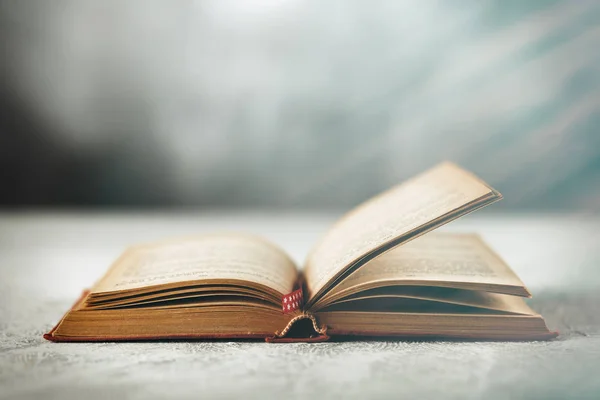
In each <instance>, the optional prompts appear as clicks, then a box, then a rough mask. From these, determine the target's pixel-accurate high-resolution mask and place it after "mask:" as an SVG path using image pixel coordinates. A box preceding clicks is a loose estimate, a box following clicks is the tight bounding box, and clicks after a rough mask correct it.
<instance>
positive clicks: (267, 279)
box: [92, 234, 297, 294]
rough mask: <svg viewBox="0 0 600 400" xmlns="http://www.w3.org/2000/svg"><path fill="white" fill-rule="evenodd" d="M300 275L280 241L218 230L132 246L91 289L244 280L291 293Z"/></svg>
mask: <svg viewBox="0 0 600 400" xmlns="http://www.w3.org/2000/svg"><path fill="white" fill-rule="evenodd" d="M296 278H297V270H296V266H295V265H294V263H293V262H292V260H291V259H290V258H289V257H288V256H287V255H286V254H285V253H284V252H283V251H282V250H281V249H279V248H278V247H276V246H275V245H273V244H271V243H269V242H267V241H266V240H264V239H261V238H259V237H255V236H251V235H240V234H218V235H206V236H200V237H196V238H186V239H180V240H171V241H166V242H160V243H156V244H149V245H140V246H136V247H133V248H131V249H129V250H127V251H126V252H125V253H124V254H123V256H122V257H121V258H120V259H119V260H117V262H116V263H115V264H114V265H113V267H112V268H111V269H110V270H109V272H108V273H107V274H106V275H105V276H104V278H102V279H101V280H100V281H99V282H98V283H97V284H96V285H95V287H94V288H93V289H92V293H98V292H110V291H117V290H128V289H135V288H141V287H145V286H153V285H161V284H169V283H176V282H184V281H194V280H223V281H227V280H243V281H248V282H253V283H257V284H259V285H264V286H267V287H269V288H271V289H273V290H275V291H277V292H279V293H281V294H287V293H289V292H291V291H292V289H293V286H294V284H295V281H296Z"/></svg>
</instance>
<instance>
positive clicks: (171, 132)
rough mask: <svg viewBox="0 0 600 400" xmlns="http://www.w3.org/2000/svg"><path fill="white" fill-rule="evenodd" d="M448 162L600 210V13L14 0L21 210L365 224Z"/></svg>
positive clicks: (480, 4) (518, 198) (2, 14)
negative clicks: (317, 218) (322, 212)
mask: <svg viewBox="0 0 600 400" xmlns="http://www.w3.org/2000/svg"><path fill="white" fill-rule="evenodd" d="M446 159H449V160H453V161H455V162H458V163H459V164H461V165H463V166H465V167H467V168H469V169H471V170H473V171H474V172H476V173H477V174H479V175H480V176H482V177H483V178H484V179H486V180H487V181H488V182H489V183H491V184H492V185H493V186H495V187H496V188H497V189H498V190H500V191H501V192H502V193H503V194H504V195H505V200H504V201H503V202H501V203H500V204H499V205H498V207H499V209H503V208H504V209H513V210H514V209H517V210H518V209H524V210H534V209H535V210H542V211H556V210H558V211H561V210H565V211H572V210H577V211H588V212H600V1H531V0H528V1H501V0H488V1H475V0H472V1H407V0H403V1H385V2H384V1H316V0H314V1H310V0H309V1H301V0H245V1H241V0H240V1H223V0H218V1H189V0H186V1H175V0H172V1H151V0H140V1H133V0H128V1H123V0H120V1H107V0H104V1H100V0H99V1H86V0H40V1H33V0H14V1H8V0H0V177H1V178H2V183H1V184H0V206H1V207H9V208H13V207H38V206H42V207H43V206H60V207H72V206H76V207H90V206H111V207H115V206H124V207H137V206H149V207H156V206H163V205H164V206H200V207H258V208H269V209H270V208H332V207H333V208H338V207H348V206H351V205H354V204H356V203H359V202H361V201H362V200H364V199H366V198H367V197H369V196H371V195H373V194H375V193H377V192H379V191H380V190H383V189H385V188H387V187H388V186H391V185H393V184H396V183H398V182H400V181H402V180H403V179H405V178H407V177H409V176H411V175H413V174H415V173H417V172H419V171H421V170H423V169H426V168H428V167H430V166H431V165H433V164H435V163H437V162H439V161H442V160H446ZM494 208H496V206H495V207H494Z"/></svg>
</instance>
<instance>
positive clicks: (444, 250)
mask: <svg viewBox="0 0 600 400" xmlns="http://www.w3.org/2000/svg"><path fill="white" fill-rule="evenodd" d="M404 280H405V281H441V282H468V283H476V284H477V283H478V284H484V285H485V284H491V285H510V286H519V287H523V286H524V285H523V282H521V280H520V279H519V278H518V277H517V275H516V274H515V273H514V272H513V271H512V270H511V269H510V268H509V266H508V265H506V263H505V262H504V261H503V260H502V259H501V258H500V257H498V256H497V255H496V254H495V253H494V252H493V251H492V250H491V249H490V248H489V247H488V246H487V245H486V244H485V243H484V242H483V240H481V238H480V237H479V236H478V235H475V234H456V233H430V234H427V235H424V236H422V237H420V238H418V239H415V240H413V241H411V242H409V243H406V244H405V245H403V246H400V247H397V248H395V249H392V250H390V251H389V252H387V253H385V254H383V255H381V256H379V257H377V258H375V259H373V260H371V261H369V262H368V263H366V264H365V265H363V266H362V267H361V268H359V269H358V270H356V271H355V272H354V273H352V274H351V275H350V276H348V277H347V278H346V279H344V280H343V281H342V282H341V283H340V284H339V285H338V286H336V288H335V291H336V292H338V293H339V292H341V291H343V290H346V289H350V288H352V287H356V286H359V285H371V284H373V283H383V282H386V281H387V282H389V281H404ZM446 290H447V289H446Z"/></svg>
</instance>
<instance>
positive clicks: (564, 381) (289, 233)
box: [0, 212, 600, 400]
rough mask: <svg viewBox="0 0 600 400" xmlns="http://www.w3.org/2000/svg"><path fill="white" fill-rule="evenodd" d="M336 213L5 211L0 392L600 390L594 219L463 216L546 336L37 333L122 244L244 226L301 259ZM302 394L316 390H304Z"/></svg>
mask: <svg viewBox="0 0 600 400" xmlns="http://www.w3.org/2000/svg"><path fill="white" fill-rule="evenodd" d="M334 219H335V215H333V214H331V215H328V214H321V215H319V214H279V215H276V214H265V213H262V214H261V213H242V212H237V213H174V214H165V213H161V214H154V213H143V214H130V213H125V212H122V213H91V214H86V213H69V212H64V213H39V212H38V213H33V212H25V213H12V214H10V213H6V212H5V213H0V398H7V399H8V398H10V399H19V398H41V397H44V398H51V399H52V398H56V399H79V398H86V399H89V400H91V399H96V398H106V397H109V396H115V398H121V397H128V398H139V399H147V398H160V397H167V396H169V395H176V396H178V397H182V398H190V399H192V398H193V399H197V398H207V397H226V398H228V397H231V398H248V397H250V398H252V397H266V398H280V399H283V398H285V397H286V396H288V395H290V396H291V397H303V398H319V399H322V398H328V397H342V396H343V397H345V398H366V397H373V398H399V397H405V398H418V397H423V398H432V397H438V396H443V397H454V398H509V397H510V398H565V397H572V398H600V293H599V292H600V291H599V288H600V218H599V217H597V216H596V217H594V216H581V215H580V216H577V215H571V216H552V215H537V216H535V215H503V214H486V215H484V216H477V215H473V216H468V217H466V218H463V219H462V220H461V221H456V222H454V223H452V224H451V225H450V226H448V228H445V229H447V230H455V231H477V232H480V233H481V234H482V235H483V236H484V238H485V239H487V240H488V241H489V242H490V243H491V245H492V246H493V247H494V248H495V249H496V250H497V251H498V252H499V253H500V254H501V255H502V256H503V257H504V258H505V259H506V260H507V261H508V262H509V264H511V265H512V266H513V268H514V269H515V271H516V272H517V273H518V275H519V276H520V277H521V278H522V279H523V280H524V282H525V283H526V284H527V286H528V287H529V288H530V289H531V291H532V292H533V294H534V299H532V301H531V305H532V307H533V308H535V309H536V310H537V311H539V312H541V313H542V314H543V315H544V316H545V317H546V319H547V322H548V324H549V325H550V327H551V328H554V329H558V330H559V331H560V333H561V335H560V337H559V338H558V339H556V340H554V341H551V342H528V343H503V342H421V341H414V342H404V341H361V342H342V343H321V344H291V345H290V344H285V345H283V344H279V345H274V344H265V343H256V342H254V343H253V342H233V343H232V342H161V343H95V344H85V343H79V344H69V343H67V344H56V343H50V342H47V341H45V340H43V339H42V337H41V335H42V333H43V332H45V331H47V330H48V329H49V328H50V327H51V326H52V325H53V324H54V323H55V322H56V321H57V320H58V319H59V318H60V317H61V316H62V314H63V313H64V312H65V311H66V310H67V308H68V307H69V306H70V305H71V303H72V302H73V301H74V300H75V298H76V297H77V296H78V294H79V293H80V291H81V289H83V288H85V287H88V286H90V285H91V284H92V283H93V282H94V280H95V279H97V278H99V277H100V276H101V275H102V273H103V272H104V271H105V270H106V268H107V267H108V265H109V264H110V263H111V261H113V260H114V259H115V258H116V257H117V256H118V255H119V253H120V252H121V251H122V250H123V249H124V248H125V247H126V246H127V244H129V243H132V242H137V241H146V240H153V239H157V238H162V237H165V236H173V235H187V234H192V233H199V232H208V231H214V230H221V231H222V230H242V231H251V232H255V233H259V234H263V235H264V236H266V237H268V238H270V239H272V240H274V241H276V242H278V243H279V244H281V245H282V246H283V247H285V248H286V249H288V251H289V252H290V254H292V256H293V257H294V258H296V259H297V260H298V261H301V260H302V259H303V257H304V255H305V254H306V252H307V251H308V249H309V247H310V246H311V245H312V243H314V241H315V240H316V239H317V238H318V236H319V235H320V234H321V233H322V232H323V231H324V229H325V228H326V227H327V226H328V225H329V224H330V223H331V222H332V221H333V220H334ZM309 396H310V397H309Z"/></svg>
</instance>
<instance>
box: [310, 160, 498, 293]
mask: <svg viewBox="0 0 600 400" xmlns="http://www.w3.org/2000/svg"><path fill="white" fill-rule="evenodd" d="M486 196H487V197H489V198H491V201H494V200H495V199H499V198H501V196H500V195H499V194H497V192H495V191H494V190H493V189H491V188H490V187H489V186H487V185H486V184H485V183H484V182H483V181H481V180H480V179H478V178H477V177H475V176H474V175H472V174H471V173H469V172H467V171H465V170H463V169H461V168H459V167H458V166H456V165H454V164H452V163H443V164H440V165H438V166H436V167H434V168H432V169H430V170H429V171H426V172H424V173H422V174H420V175H418V176H416V177H414V178H412V179H410V180H408V181H406V182H404V183H402V184H400V185H398V186H396V187H394V188H392V189H390V190H388V191H386V192H384V193H382V194H380V195H379V196H376V197H374V198H372V199H371V200H369V201H367V202H366V203H363V204H362V205H360V206H359V207H357V208H355V209H354V210H353V211H351V212H350V213H348V214H346V215H345V216H344V217H343V218H342V219H341V220H340V221H338V222H337V223H336V224H335V225H334V226H333V228H331V229H330V231H329V232H328V233H327V234H326V235H325V237H324V238H323V239H322V240H321V241H320V242H319V243H318V244H317V245H316V246H315V248H314V249H313V251H312V252H311V254H310V255H309V257H308V259H307V261H306V264H305V267H304V274H305V279H306V283H307V287H308V291H309V295H310V296H311V300H309V301H313V300H314V298H315V297H317V296H318V295H319V294H321V292H322V291H323V290H324V289H325V287H326V286H327V285H328V284H331V282H332V281H333V280H334V278H336V277H338V276H339V275H340V274H341V273H342V272H343V271H344V270H345V269H347V268H348V267H349V266H350V265H352V264H353V263H356V262H357V261H358V260H359V259H361V258H362V257H364V256H366V255H368V254H369V253H371V252H374V251H376V250H377V249H380V248H382V247H383V246H385V245H386V244H388V243H389V242H391V241H392V240H395V239H398V238H402V236H404V235H409V234H411V232H415V231H417V230H418V229H419V228H422V227H424V226H426V225H427V224H431V223H432V221H436V220H437V219H440V218H442V217H444V216H448V215H450V214H451V213H453V212H456V211H457V210H459V211H460V209H461V207H463V208H464V207H465V206H466V205H468V204H469V203H471V202H474V201H476V200H478V199H482V198H485V197H486ZM491 201H490V202H491ZM470 210H471V209H468V208H467V209H464V210H463V211H462V212H461V213H459V214H458V215H455V216H454V218H456V217H458V216H460V215H462V214H464V213H467V212H469V211H470ZM443 222H447V220H445V221H439V223H437V225H439V224H441V223H443ZM437 225H435V226H437ZM435 226H432V227H431V228H434V227H435ZM407 239H409V237H407Z"/></svg>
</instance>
